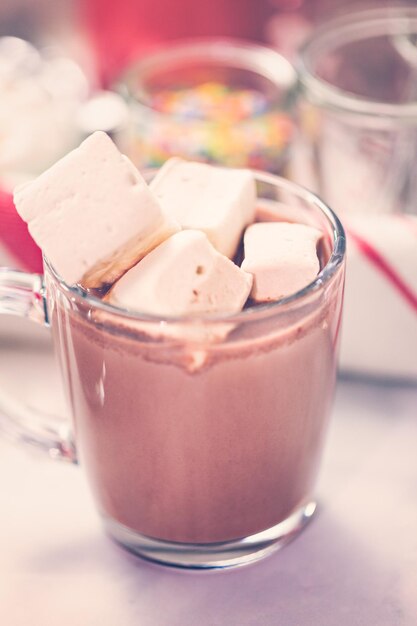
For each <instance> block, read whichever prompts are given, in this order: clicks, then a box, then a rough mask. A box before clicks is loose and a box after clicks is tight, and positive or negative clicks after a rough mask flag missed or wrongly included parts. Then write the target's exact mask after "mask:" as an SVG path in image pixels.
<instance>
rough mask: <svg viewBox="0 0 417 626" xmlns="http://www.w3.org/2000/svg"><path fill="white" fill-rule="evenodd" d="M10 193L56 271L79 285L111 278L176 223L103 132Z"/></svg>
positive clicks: (174, 228) (91, 285)
mask: <svg viewBox="0 0 417 626" xmlns="http://www.w3.org/2000/svg"><path fill="white" fill-rule="evenodd" d="M14 200H15V204H16V208H17V211H18V213H19V214H20V216H21V217H22V218H23V219H24V220H25V221H26V222H27V223H28V226H29V231H30V234H31V235H32V237H33V239H34V240H35V241H36V243H37V244H38V245H39V246H40V247H41V248H42V250H43V252H44V253H45V255H46V256H47V257H48V259H49V260H50V261H51V263H52V265H53V266H54V268H55V269H56V271H57V272H58V273H59V274H60V276H61V277H62V278H63V279H64V280H65V281H66V282H67V283H68V284H70V285H72V284H74V283H81V284H82V285H83V286H84V287H86V288H97V287H100V286H101V285H102V284H103V283H112V282H113V281H114V280H116V279H117V278H118V277H119V276H120V275H121V274H123V272H125V271H126V270H127V269H129V268H130V267H131V266H132V265H134V263H136V262H137V261H138V260H139V259H141V258H142V257H143V256H145V254H147V253H148V252H149V251H150V250H152V249H153V248H154V247H156V246H157V245H158V244H159V243H161V241H163V240H164V239H166V238H167V237H169V236H170V235H171V234H172V233H173V232H176V231H177V230H178V228H179V227H178V225H177V224H175V223H174V222H173V220H170V219H167V218H166V217H165V216H164V214H163V212H162V210H161V208H160V206H159V204H158V202H157V200H156V199H155V198H154V196H153V194H152V192H151V191H150V190H149V188H148V186H147V185H146V183H145V181H144V180H143V179H142V177H141V176H140V174H139V172H138V171H137V170H136V168H135V167H134V166H133V164H132V163H131V162H130V161H129V160H128V159H127V157H125V156H123V155H121V154H120V152H119V151H118V150H117V148H116V146H115V145H114V144H113V142H112V141H111V139H110V138H109V137H108V136H107V135H106V134H105V133H102V132H96V133H94V134H93V135H90V137H88V138H87V139H86V140H85V141H84V142H83V143H82V144H81V145H80V146H79V147H78V148H77V149H75V150H73V151H72V152H70V153H69V154H67V155H66V156H65V157H64V158H62V159H61V160H60V161H58V162H57V163H55V165H53V166H52V167H51V168H50V169H48V170H47V171H46V172H44V173H43V174H41V176H39V177H38V178H37V179H35V180H34V181H32V182H29V183H26V184H25V185H23V186H20V187H18V188H17V189H16V191H15V194H14Z"/></svg>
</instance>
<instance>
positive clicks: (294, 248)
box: [242, 222, 322, 302]
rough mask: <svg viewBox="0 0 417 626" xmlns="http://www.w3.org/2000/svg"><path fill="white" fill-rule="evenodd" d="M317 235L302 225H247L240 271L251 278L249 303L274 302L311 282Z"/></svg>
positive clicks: (315, 265)
mask: <svg viewBox="0 0 417 626" xmlns="http://www.w3.org/2000/svg"><path fill="white" fill-rule="evenodd" d="M321 236H322V234H321V232H320V231H319V230H317V229H316V228H313V227H312V226H306V225H305V224H291V223H288V222H260V223H257V224H252V225H251V226H249V227H248V228H247V229H246V232H245V235H244V249H245V257H244V261H243V263H242V269H243V270H245V271H246V272H249V273H251V274H252V275H253V288H252V293H251V297H252V298H253V300H255V301H256V302H267V301H270V300H278V299H279V298H283V297H285V296H289V295H291V294H293V293H295V292H296V291H299V290H300V289H302V288H303V287H306V286H307V285H308V284H309V283H311V282H312V281H313V280H314V279H315V277H316V276H317V274H318V273H319V271H320V262H319V259H318V256H317V243H318V241H319V240H320V238H321Z"/></svg>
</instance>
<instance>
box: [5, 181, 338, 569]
mask: <svg viewBox="0 0 417 626" xmlns="http://www.w3.org/2000/svg"><path fill="white" fill-rule="evenodd" d="M256 179H257V188H258V203H259V214H260V215H263V216H264V218H266V219H271V218H272V219H274V218H275V217H278V216H280V217H281V219H283V217H284V219H286V220H294V221H299V222H304V223H307V224H311V225H314V226H316V227H317V228H320V229H321V231H322V232H323V241H322V245H321V249H320V257H321V259H322V266H323V267H322V270H321V271H320V273H319V275H318V276H317V278H316V279H315V280H314V282H312V283H311V284H309V285H308V286H306V287H305V288H304V289H302V290H301V291H299V292H297V293H295V294H294V295H292V296H290V297H287V298H284V299H282V300H280V301H278V302H274V303H269V304H265V305H261V306H256V307H249V308H247V309H244V310H243V311H242V312H241V313H240V314H238V315H235V316H198V317H188V318H166V319H160V318H157V317H154V316H150V315H141V314H140V313H136V312H131V311H126V310H122V309H118V308H116V307H113V306H111V305H109V304H106V303H105V302H103V301H102V300H100V299H98V298H97V297H94V296H92V295H89V294H88V293H85V292H84V291H81V290H79V289H76V288H70V287H69V286H68V285H66V284H65V283H64V282H63V281H62V280H61V279H60V278H59V276H57V275H56V274H55V272H54V270H53V268H52V267H51V266H50V264H49V262H48V260H47V259H45V260H44V263H45V272H44V277H41V276H39V275H35V276H34V275H28V274H22V273H17V272H14V271H12V270H5V269H3V270H2V272H0V311H1V312H3V313H14V314H17V315H20V316H25V317H31V318H33V319H36V320H37V321H40V322H41V323H47V324H49V325H50V327H51V329H52V335H53V339H54V344H55V349H56V353H57V355H58V359H59V363H60V368H61V371H62V375H63V380H64V385H65V389H66V392H67V396H68V399H69V403H70V406H71V411H72V415H73V421H72V424H71V425H69V426H68V427H67V429H64V428H63V424H62V422H60V423H59V429H58V428H57V427H55V431H54V425H53V424H52V423H51V421H49V422H47V423H42V422H39V420H35V419H34V418H33V419H32V420H30V419H28V416H27V415H24V416H23V417H19V416H18V415H16V414H15V415H14V416H13V419H9V420H7V421H4V420H3V424H2V426H3V429H7V430H8V431H9V432H12V434H13V435H14V438H15V439H17V440H18V441H24V442H27V441H29V442H31V443H32V444H36V445H38V446H39V447H41V448H43V449H45V450H47V451H48V453H49V454H50V455H52V456H55V457H57V458H65V459H67V460H70V461H72V462H77V461H81V465H82V467H83V468H84V469H85V472H86V475H87V478H88V481H89V483H90V486H91V489H92V492H93V494H94V497H95V500H96V504H97V508H98V511H99V513H100V514H101V516H102V518H103V521H104V526H105V528H106V531H107V532H108V534H109V535H110V536H111V537H112V538H113V539H114V540H116V541H117V542H118V543H120V544H121V545H122V546H124V547H125V548H127V549H128V550H130V551H132V552H134V553H136V554H138V555H140V556H142V557H145V558H148V559H151V560H154V561H157V562H161V563H165V564H169V565H176V566H180V567H181V566H182V567H193V568H209V567H226V566H232V565H240V564H244V563H247V562H250V561H252V560H255V559H259V558H261V557H262V556H264V555H266V554H269V553H270V552H272V551H274V550H275V549H277V548H279V547H280V546H282V545H284V544H285V543H287V542H288V541H289V540H290V539H291V538H293V537H294V536H296V535H297V534H298V533H299V532H300V531H301V529H302V528H303V527H304V526H305V524H306V523H307V522H308V521H309V520H310V519H311V517H312V516H313V513H314V511H315V508H316V503H315V500H314V484H315V479H316V474H317V470H318V466H319V463H320V458H321V453H322V448H323V444H324V440H325V433H326V429H327V423H328V417H329V412H330V407H331V400H332V395H333V389H334V383H335V375H336V362H337V345H338V335H339V328H340V320H341V309H342V294H343V283H344V255H345V236H344V232H343V228H342V226H341V225H340V223H339V221H338V219H337V217H336V216H335V215H334V214H333V213H332V211H331V210H330V209H329V208H328V207H327V206H326V205H325V204H323V202H321V201H320V200H319V199H318V198H317V197H316V196H314V195H313V194H311V193H310V192H308V191H306V190H304V189H302V188H300V187H298V186H296V185H294V184H293V183H291V182H289V181H286V180H284V179H281V178H278V177H275V176H272V175H269V174H262V173H257V174H256Z"/></svg>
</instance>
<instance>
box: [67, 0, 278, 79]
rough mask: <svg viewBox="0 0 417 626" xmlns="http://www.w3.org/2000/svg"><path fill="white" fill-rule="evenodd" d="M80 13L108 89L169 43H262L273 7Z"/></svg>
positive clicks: (236, 1)
mask: <svg viewBox="0 0 417 626" xmlns="http://www.w3.org/2000/svg"><path fill="white" fill-rule="evenodd" d="M78 11H79V16H80V20H81V22H82V24H84V26H85V27H86V29H87V33H88V35H89V38H90V40H91V42H92V45H93V48H94V50H95V53H96V60H97V67H98V72H99V76H100V78H101V79H102V81H103V83H104V84H105V85H106V84H107V85H108V84H111V82H112V80H114V79H115V78H116V77H117V75H118V74H119V72H120V71H121V70H122V69H123V68H124V67H125V66H126V64H127V63H128V62H129V61H130V60H131V59H133V58H134V57H137V56H140V55H142V54H143V53H147V52H149V51H150V50H152V49H153V48H155V47H158V45H160V44H162V43H163V42H165V41H167V40H171V39H178V38H184V37H186V38H191V37H206V36H219V37H237V38H243V39H251V40H257V41H262V40H264V37H265V33H264V29H265V23H266V21H267V20H268V18H269V17H270V16H271V15H272V14H273V13H274V12H275V11H276V5H275V7H274V6H273V5H272V4H271V3H270V2H269V1H268V0H207V1H206V0H204V1H201V2H199V1H198V0H117V2H114V0H78Z"/></svg>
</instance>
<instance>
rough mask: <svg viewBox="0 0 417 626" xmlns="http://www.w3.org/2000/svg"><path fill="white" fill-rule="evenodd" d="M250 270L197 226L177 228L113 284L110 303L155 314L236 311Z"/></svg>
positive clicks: (244, 294) (249, 284) (241, 303)
mask: <svg viewBox="0 0 417 626" xmlns="http://www.w3.org/2000/svg"><path fill="white" fill-rule="evenodd" d="M251 287H252V276H251V275H250V274H247V273H246V272H244V271H243V270H242V269H240V268H239V267H238V266H237V265H235V264H234V263H233V262H232V261H230V260H229V259H228V258H227V257H225V256H223V255H222V254H220V253H219V252H217V250H216V249H215V248H214V247H213V246H212V245H211V244H210V242H209V240H208V239H207V237H206V235H205V234H204V233H202V232H201V231H197V230H184V231H181V232H179V233H177V234H175V235H173V236H172V237H170V238H169V239H167V240H166V241H164V242H163V243H162V244H160V245H159V246H158V247H157V248H155V249H154V250H153V251H152V252H150V253H149V254H148V255H147V256H146V257H145V258H144V259H143V260H142V261H141V262H140V263H138V264H137V265H135V266H134V267H133V268H132V269H131V270H129V271H128V272H127V273H126V274H125V275H124V276H122V278H121V279H120V280H119V281H118V282H117V283H116V284H115V285H114V286H113V288H112V289H111V291H110V292H109V294H107V296H106V300H107V301H109V302H110V303H111V304H114V305H116V306H119V307H123V308H126V309H130V310H136V311H140V312H141V313H147V314H153V315H159V316H170V317H171V316H173V317H175V316H183V315H189V314H193V313H223V314H228V313H229V314H233V313H237V312H239V311H240V310H241V309H242V308H243V306H244V304H245V302H246V300H247V298H248V296H249V293H250V290H251Z"/></svg>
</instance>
